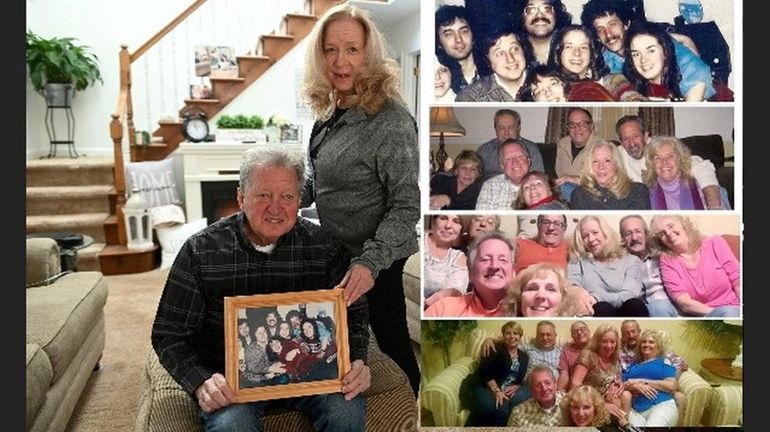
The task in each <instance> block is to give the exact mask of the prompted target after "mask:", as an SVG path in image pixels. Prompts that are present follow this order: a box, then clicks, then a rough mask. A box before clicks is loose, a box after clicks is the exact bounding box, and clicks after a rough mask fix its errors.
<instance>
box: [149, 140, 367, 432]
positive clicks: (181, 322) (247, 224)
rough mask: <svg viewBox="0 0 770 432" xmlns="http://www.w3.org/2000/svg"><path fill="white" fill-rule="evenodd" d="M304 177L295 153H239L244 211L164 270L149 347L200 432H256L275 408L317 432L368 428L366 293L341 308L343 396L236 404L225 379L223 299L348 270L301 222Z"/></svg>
mask: <svg viewBox="0 0 770 432" xmlns="http://www.w3.org/2000/svg"><path fill="white" fill-rule="evenodd" d="M304 170H305V167H304V161H303V158H302V156H301V155H300V154H299V153H291V152H287V151H284V150H276V149H270V148H261V149H253V150H249V151H247V152H245V153H244V156H243V158H242V160H241V167H240V183H239V187H238V190H237V198H238V205H239V207H240V209H241V211H240V212H238V213H236V214H234V215H232V216H230V217H227V218H223V219H221V220H219V221H217V222H215V223H214V224H212V225H209V226H208V227H206V228H204V229H203V230H202V231H200V232H198V233H196V234H194V235H193V236H192V237H190V238H189V239H187V241H186V242H185V243H184V245H183V246H182V248H181V250H180V251H179V255H178V256H177V258H176V260H175V261H174V264H173V266H172V267H171V270H170V271H169V275H168V279H167V281H166V286H165V287H164V289H163V294H162V296H161V299H160V304H159V306H158V311H157V314H156V316H155V322H154V324H153V328H152V345H153V348H154V349H155V351H156V352H157V353H158V358H159V359H160V362H161V364H162V365H163V366H164V367H165V368H166V369H167V370H168V371H169V373H170V374H171V376H172V377H173V378H174V380H175V381H176V382H178V383H179V384H180V385H181V386H182V388H183V389H184V390H185V391H187V392H188V393H189V394H190V395H191V396H192V397H193V398H194V399H195V400H197V402H198V405H199V406H200V412H199V417H200V418H201V421H202V422H203V426H204V429H205V430H261V417H262V414H263V413H264V410H265V408H266V407H269V406H274V405H277V406H281V407H284V408H289V409H294V410H299V411H303V412H305V413H307V414H308V415H309V416H310V417H311V419H312V422H313V424H315V425H317V426H318V427H320V428H321V430H334V431H360V430H363V429H364V409H365V405H364V400H363V398H362V396H361V395H360V393H362V392H363V391H365V390H366V389H367V388H369V386H370V385H371V375H370V371H369V367H368V366H367V365H366V356H367V344H368V339H369V333H368V305H367V303H366V297H364V296H362V297H361V298H359V299H358V301H356V302H354V303H353V304H351V305H350V306H349V307H348V309H347V315H348V332H349V346H350V360H351V369H350V372H348V373H347V374H346V375H345V376H344V377H343V379H342V381H343V386H342V388H341V393H331V394H323V395H316V396H307V397H300V398H292V399H280V400H275V401H267V402H249V403H234V402H235V400H234V394H233V390H232V389H231V388H230V387H229V386H228V384H227V382H226V381H225V378H224V373H225V367H224V363H225V361H224V354H225V346H224V340H225V338H224V299H225V297H231V296H243V295H254V294H268V293H283V292H296V291H306V290H324V289H330V288H334V287H335V286H336V285H337V284H338V283H339V282H340V281H341V280H342V276H343V275H344V274H345V271H346V270H347V267H348V264H349V258H350V257H349V256H347V253H346V252H344V248H342V247H340V245H339V244H338V243H336V242H335V241H334V240H333V239H331V238H330V237H329V236H327V235H326V234H325V233H324V232H322V231H321V228H320V227H319V226H317V225H315V224H313V223H311V222H309V221H307V220H298V217H297V214H298V210H299V199H300V198H299V197H300V188H301V185H303V184H304V175H305V174H304ZM271 367H273V370H265V371H258V372H260V373H264V375H265V376H266V377H267V378H270V377H271V375H272V376H275V375H277V374H280V373H281V372H282V371H281V370H278V369H275V367H276V365H271ZM279 369H280V364H279ZM284 371H285V370H284Z"/></svg>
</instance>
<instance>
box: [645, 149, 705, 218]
mask: <svg viewBox="0 0 770 432" xmlns="http://www.w3.org/2000/svg"><path fill="white" fill-rule="evenodd" d="M644 158H645V161H646V164H647V169H646V170H645V171H644V172H643V174H642V175H643V178H642V180H643V181H644V183H645V184H646V185H647V186H648V187H649V188H650V206H651V207H652V209H653V210H703V209H704V208H706V204H705V203H706V200H705V198H704V197H703V192H702V191H701V187H700V185H699V184H698V182H697V181H696V180H695V178H693V176H692V172H691V155H690V150H688V149H687V146H685V145H684V144H683V143H682V142H681V141H679V140H678V139H676V138H674V137H669V136H658V137H655V138H653V139H651V140H650V142H649V143H647V148H646V152H645V156H644Z"/></svg>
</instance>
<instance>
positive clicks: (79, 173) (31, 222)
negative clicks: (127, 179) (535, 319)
mask: <svg viewBox="0 0 770 432" xmlns="http://www.w3.org/2000/svg"><path fill="white" fill-rule="evenodd" d="M113 167H114V163H113V160H112V158H98V157H80V158H78V159H69V158H54V159H40V160H30V161H27V200H26V207H27V208H26V213H27V233H38V232H50V231H68V232H73V233H78V234H87V235H89V236H91V237H93V238H94V243H93V244H92V245H91V246H89V247H87V248H85V249H82V250H80V251H79V252H78V269H79V270H97V271H98V270H100V266H99V254H100V253H101V251H102V249H104V246H105V238H104V227H103V223H104V221H105V219H107V217H108V216H109V215H110V208H109V203H110V202H109V194H110V192H111V191H112V190H113Z"/></svg>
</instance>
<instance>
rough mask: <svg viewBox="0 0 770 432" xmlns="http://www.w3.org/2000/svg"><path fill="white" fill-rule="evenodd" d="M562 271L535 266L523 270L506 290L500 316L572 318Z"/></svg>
mask: <svg viewBox="0 0 770 432" xmlns="http://www.w3.org/2000/svg"><path fill="white" fill-rule="evenodd" d="M574 308H575V307H574V304H573V301H572V298H571V297H570V296H569V295H568V294H567V278H566V277H565V275H564V269H563V268H561V267H559V266H555V265H553V264H550V263H538V264H534V265H531V266H529V267H527V268H526V269H524V270H523V271H522V272H521V273H519V274H518V275H517V276H516V279H514V280H513V281H512V282H511V284H510V286H509V287H508V291H507V294H506V296H505V300H503V314H504V315H506V316H521V317H553V316H573V315H574Z"/></svg>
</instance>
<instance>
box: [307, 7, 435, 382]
mask: <svg viewBox="0 0 770 432" xmlns="http://www.w3.org/2000/svg"><path fill="white" fill-rule="evenodd" d="M302 91H303V94H304V96H305V99H306V100H307V101H308V103H309V105H310V107H311V108H312V110H313V112H314V114H315V115H316V117H317V119H318V120H317V121H316V123H315V125H314V126H313V131H312V133H311V137H310V144H309V145H308V153H309V156H308V159H309V160H308V166H309V168H310V172H309V175H308V181H307V183H306V184H305V187H304V189H303V193H302V206H303V207H307V206H309V205H311V203H313V202H315V204H316V207H317V208H318V216H319V220H320V222H321V225H322V226H323V227H324V229H325V230H326V231H327V232H328V233H329V234H331V235H332V236H334V237H336V238H337V239H338V240H339V241H340V242H341V243H342V244H343V245H344V246H345V247H346V248H347V249H348V251H350V253H351V254H352V256H353V257H354V258H353V259H352V260H351V262H350V267H349V269H348V272H347V274H346V275H345V276H344V277H343V279H342V281H341V282H340V284H339V285H338V287H339V288H344V289H345V299H346V300H347V304H348V305H350V304H352V303H353V302H354V301H356V300H357V299H358V298H359V297H360V296H362V295H364V294H366V297H367V300H368V303H369V318H370V324H371V327H372V331H373V333H374V335H375V337H376V338H377V343H378V344H379V346H380V348H381V349H382V351H383V352H384V353H386V354H387V355H389V356H390V357H391V358H392V359H393V360H394V361H395V362H396V364H398V365H399V367H401V369H402V370H403V371H404V372H405V373H406V375H407V377H408V378H409V383H410V384H411V386H412V390H413V391H414V394H415V395H417V393H418V390H419V388H420V370H419V367H418V365H417V359H416V357H415V354H414V351H413V350H412V347H411V346H409V344H405V343H404V341H405V340H409V331H408V329H407V325H406V302H405V299H404V293H403V279H402V276H403V269H404V264H405V263H406V260H407V258H408V257H409V256H410V255H412V254H414V253H415V252H417V251H418V250H419V247H418V245H417V237H416V236H415V234H414V227H415V226H416V224H417V221H418V220H419V218H420V189H419V186H418V173H419V153H420V152H419V146H418V141H417V126H416V124H415V121H414V118H413V117H412V115H411V114H409V111H408V110H407V109H406V107H405V105H404V102H403V99H402V98H401V95H400V94H399V70H398V67H397V63H396V62H395V61H394V60H392V59H390V58H387V57H386V56H385V42H384V40H383V37H382V34H381V33H380V31H379V30H378V29H377V27H376V26H375V24H374V21H372V19H371V17H370V16H369V15H368V13H367V12H366V11H364V10H362V9H359V8H357V7H355V6H353V5H351V4H349V3H343V4H340V5H337V6H335V7H333V8H331V9H330V10H329V11H327V12H326V14H324V16H323V17H322V18H321V19H320V20H319V21H318V22H317V23H316V25H315V27H314V29H313V32H312V33H311V34H310V36H309V37H308V51H307V59H306V67H305V75H304V85H303V89H302ZM353 363H354V364H353V365H352V368H353V370H358V369H361V368H366V366H365V365H363V364H359V363H356V362H353ZM361 363H362V362H361Z"/></svg>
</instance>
